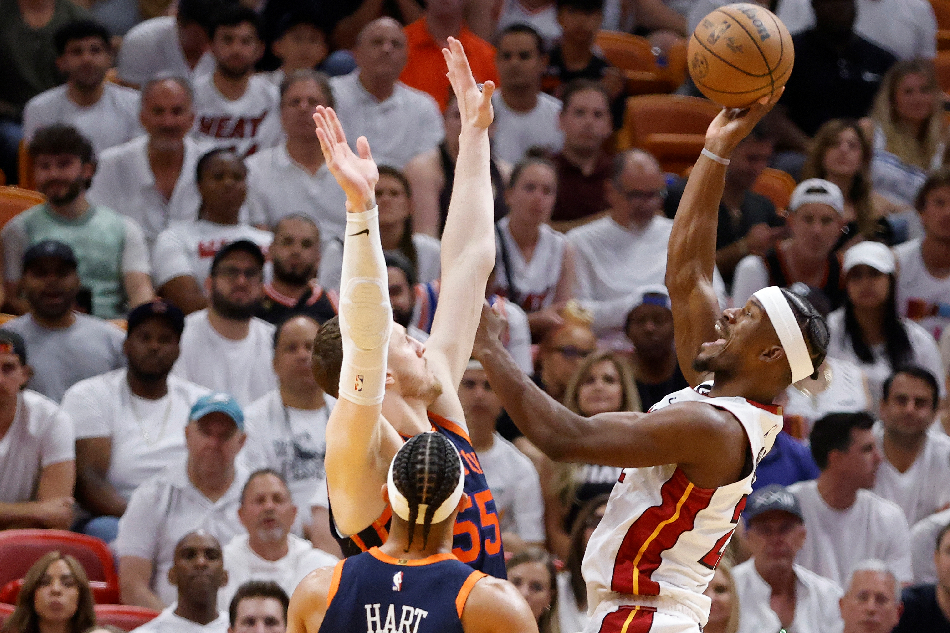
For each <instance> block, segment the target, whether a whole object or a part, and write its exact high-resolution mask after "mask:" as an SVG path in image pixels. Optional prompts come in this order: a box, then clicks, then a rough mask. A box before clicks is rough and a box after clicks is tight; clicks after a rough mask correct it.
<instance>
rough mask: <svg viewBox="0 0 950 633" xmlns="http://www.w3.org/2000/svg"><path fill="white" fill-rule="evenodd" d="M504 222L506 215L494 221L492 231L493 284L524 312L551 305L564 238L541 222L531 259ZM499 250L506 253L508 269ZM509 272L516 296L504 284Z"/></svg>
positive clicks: (557, 280) (559, 271)
mask: <svg viewBox="0 0 950 633" xmlns="http://www.w3.org/2000/svg"><path fill="white" fill-rule="evenodd" d="M508 224H509V218H508V217H507V216H506V217H504V218H502V219H501V220H499V221H498V230H496V231H495V287H496V288H497V289H498V290H500V291H501V292H500V294H504V295H505V296H507V297H508V298H509V299H511V300H512V301H516V302H517V303H518V305H520V306H521V308H522V309H523V310H525V311H526V312H536V311H538V310H541V309H543V308H547V307H548V306H551V305H553V304H554V294H555V292H556V291H557V285H558V282H560V281H561V273H562V268H563V264H564V249H565V248H567V239H566V238H565V237H564V235H563V234H562V233H558V232H557V231H555V230H554V229H552V228H551V227H550V226H548V225H547V224H542V225H541V226H540V227H539V231H540V235H539V237H538V242H537V244H535V246H534V251H533V252H532V253H531V260H530V261H527V260H525V258H524V253H522V252H521V249H520V248H519V247H518V244H517V243H515V238H513V237H512V236H511V231H510V230H509V228H508ZM499 235H500V236H501V239H499ZM503 252H505V253H507V255H508V263H510V264H511V271H510V273H509V271H508V269H507V268H506V267H505V259H504V257H503V256H502V253H503ZM509 275H510V276H511V277H512V278H513V279H512V281H513V282H514V286H515V289H516V290H517V291H518V297H513V296H512V293H511V290H510V288H509V287H508V277H509Z"/></svg>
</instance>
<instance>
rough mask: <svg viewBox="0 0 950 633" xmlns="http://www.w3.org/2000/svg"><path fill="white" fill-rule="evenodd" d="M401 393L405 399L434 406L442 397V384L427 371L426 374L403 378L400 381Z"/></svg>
mask: <svg viewBox="0 0 950 633" xmlns="http://www.w3.org/2000/svg"><path fill="white" fill-rule="evenodd" d="M399 393H400V394H401V395H402V397H403V398H412V399H416V400H421V401H423V402H425V403H426V404H432V403H433V402H435V399H436V398H438V397H439V396H441V395H442V383H441V382H439V379H438V378H436V377H435V375H434V374H432V373H431V372H429V371H428V370H426V372H425V373H424V374H420V375H411V376H403V377H402V378H401V379H400V384H399Z"/></svg>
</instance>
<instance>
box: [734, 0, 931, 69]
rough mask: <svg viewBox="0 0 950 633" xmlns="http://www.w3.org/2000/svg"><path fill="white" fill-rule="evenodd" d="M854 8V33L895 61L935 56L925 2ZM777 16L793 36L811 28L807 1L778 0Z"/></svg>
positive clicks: (861, 3) (894, 0) (864, 2)
mask: <svg viewBox="0 0 950 633" xmlns="http://www.w3.org/2000/svg"><path fill="white" fill-rule="evenodd" d="M723 4H725V3H723ZM856 5H857V6H856V9H857V12H858V14H857V19H856V20H855V23H854V30H855V32H856V33H857V34H858V35H860V36H861V37H863V38H864V39H866V40H868V41H870V42H872V43H874V44H877V45H878V46H880V47H881V48H883V49H885V50H887V51H890V52H891V53H892V54H894V55H895V56H896V57H897V58H898V59H914V58H915V57H925V58H927V59H933V58H934V57H935V56H936V55H937V20H936V17H935V16H934V10H933V7H931V6H930V3H929V2H926V0H857V2H856ZM778 17H779V18H780V19H781V20H782V21H783V22H784V23H785V25H786V26H787V27H788V30H789V31H790V32H791V33H792V34H793V35H794V34H796V33H800V32H801V31H804V30H807V29H810V28H813V27H814V26H815V11H814V9H812V6H811V2H809V0H781V2H779V3H778Z"/></svg>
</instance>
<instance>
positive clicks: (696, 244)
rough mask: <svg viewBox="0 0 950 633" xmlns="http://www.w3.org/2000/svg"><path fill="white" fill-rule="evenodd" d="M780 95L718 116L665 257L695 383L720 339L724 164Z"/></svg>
mask: <svg viewBox="0 0 950 633" xmlns="http://www.w3.org/2000/svg"><path fill="white" fill-rule="evenodd" d="M779 96H781V92H780V93H779V94H778V95H775V96H774V97H773V98H772V99H771V100H770V101H765V100H764V99H763V102H760V103H756V104H754V105H753V106H752V107H751V108H749V109H747V110H723V111H722V112H720V113H719V114H718V115H717V116H716V118H715V119H714V120H713V122H712V123H710V125H709V129H708V130H707V131H706V147H705V148H704V152H708V154H707V153H704V154H703V155H702V156H700V157H699V160H697V161H696V165H695V166H694V167H693V170H692V172H690V175H689V180H688V181H687V183H686V188H685V190H684V191H683V197H682V198H681V199H680V204H679V208H677V210H676V217H674V219H673V230H672V233H671V234H670V245H669V251H668V253H667V258H666V287H667V288H668V289H669V291H670V301H671V304H672V308H673V332H674V334H675V340H676V354H677V356H678V358H679V364H680V369H681V370H682V371H683V375H684V376H685V377H686V380H687V381H689V384H691V385H697V384H699V383H700V382H702V381H703V379H704V376H703V375H702V374H700V373H698V372H696V371H695V370H694V369H693V359H694V358H696V354H697V352H698V351H699V346H700V345H702V344H703V343H705V342H707V341H712V340H715V339H716V338H717V335H716V331H715V324H716V321H717V320H718V319H719V316H720V309H719V302H718V300H717V299H716V293H715V291H714V290H713V270H714V269H715V266H716V229H717V225H718V219H719V201H720V200H721V199H722V191H723V187H724V185H725V177H726V164H725V163H727V161H728V160H729V156H730V155H731V154H732V150H733V149H735V147H736V145H738V144H739V142H740V141H741V140H742V139H743V138H745V137H746V136H747V135H748V134H749V132H750V131H752V128H753V127H754V126H755V124H756V123H758V122H759V120H760V119H761V118H762V117H763V116H765V113H766V112H768V111H769V110H770V109H771V108H772V106H773V105H775V103H776V102H777V101H778V98H779ZM709 154H712V156H713V157H716V158H718V159H719V160H717V159H716V158H713V157H710V156H709ZM720 161H722V162H720Z"/></svg>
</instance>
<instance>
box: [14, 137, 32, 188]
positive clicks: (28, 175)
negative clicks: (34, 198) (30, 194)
mask: <svg viewBox="0 0 950 633" xmlns="http://www.w3.org/2000/svg"><path fill="white" fill-rule="evenodd" d="M17 175H18V176H19V179H20V182H19V185H20V186H21V187H22V188H24V189H35V188H36V181H35V180H34V179H33V157H31V156H30V152H29V151H28V149H27V144H26V141H20V152H19V154H18V155H17Z"/></svg>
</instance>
